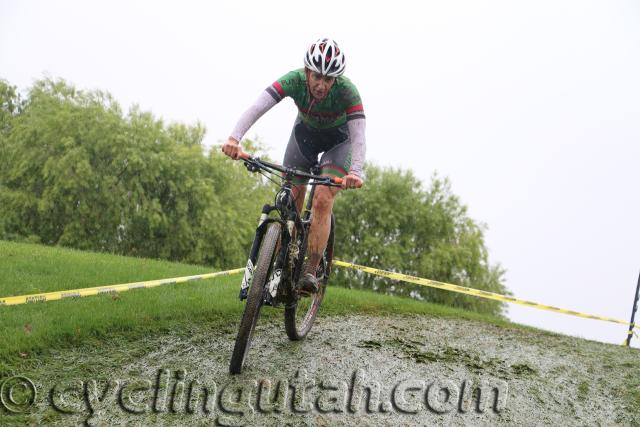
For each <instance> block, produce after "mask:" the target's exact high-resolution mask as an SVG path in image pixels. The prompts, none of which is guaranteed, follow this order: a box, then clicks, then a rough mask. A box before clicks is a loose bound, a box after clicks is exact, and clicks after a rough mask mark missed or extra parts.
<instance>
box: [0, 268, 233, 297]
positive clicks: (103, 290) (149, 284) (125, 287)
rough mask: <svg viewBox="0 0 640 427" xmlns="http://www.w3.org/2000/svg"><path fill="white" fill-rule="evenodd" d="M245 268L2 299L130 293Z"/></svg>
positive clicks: (222, 274)
mask: <svg viewBox="0 0 640 427" xmlns="http://www.w3.org/2000/svg"><path fill="white" fill-rule="evenodd" d="M243 271H244V268H236V269H235V270H227V271H219V272H216V273H207V274H198V275H195V276H184V277H173V278H171V279H161V280H149V281H146V282H134V283H124V284H121V285H107V286H97V287H95V288H84V289H70V290H65V291H57V292H45V293H41V294H32V295H21V296H15V297H4V298H0V306H1V305H17V304H28V303H34V302H45V301H55V300H60V299H66V298H80V297H87V296H90V295H100V294H111V293H119V292H125V291H129V290H131V289H140V288H155V287H157V286H162V285H171V284H177V283H184V282H191V281H194V280H203V279H210V278H212V277H219V276H228V275H231V274H236V273H241V272H243Z"/></svg>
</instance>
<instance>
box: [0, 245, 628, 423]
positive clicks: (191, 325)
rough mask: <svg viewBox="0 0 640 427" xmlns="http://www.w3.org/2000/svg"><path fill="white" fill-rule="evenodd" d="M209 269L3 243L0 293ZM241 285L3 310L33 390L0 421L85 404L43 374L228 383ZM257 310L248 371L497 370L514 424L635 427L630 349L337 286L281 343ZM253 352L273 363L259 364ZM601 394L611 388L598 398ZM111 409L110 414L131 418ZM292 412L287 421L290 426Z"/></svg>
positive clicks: (267, 314)
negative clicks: (67, 399) (309, 328)
mask: <svg viewBox="0 0 640 427" xmlns="http://www.w3.org/2000/svg"><path fill="white" fill-rule="evenodd" d="M208 272H211V270H210V269H208V268H206V267H203V266H195V265H185V264H179V263H170V262H165V261H158V260H149V259H140V258H130V257H121V256H114V255H109V254H99V253H90V252H81V251H74V250H69V249H63V248H56V247H47V246H42V245H31V244H18V243H12V242H5V241H0V297H6V296H16V295H25V294H33V293H40V292H50V291H56V290H69V289H77V288H85V287H94V286H101V285H113V284H119V283H127V282H139V281H144V280H153V279H162V278H169V277H178V276H187V275H193V274H200V273H208ZM239 282H240V275H235V276H225V277H220V278H215V279H210V280H202V281H194V282H186V283H182V284H173V285H165V286H161V287H157V288H152V289H137V290H132V291H127V292H124V293H121V294H105V295H99V296H91V297H85V298H78V299H64V300H60V301H51V302H40V303H31V304H23V305H15V306H0V325H1V326H0V382H1V380H2V379H3V378H5V377H10V376H13V375H28V376H29V377H30V378H33V379H34V380H36V382H37V384H38V387H39V389H40V390H41V391H42V396H41V398H40V400H39V405H38V406H36V407H33V408H31V411H30V412H28V413H22V414H9V413H7V412H6V411H4V412H3V411H2V410H1V409H2V408H0V425H3V426H4V425H16V426H17V425H40V424H52V425H77V424H78V423H79V422H80V421H81V420H82V418H83V417H86V416H87V414H85V413H84V412H83V413H81V414H80V415H77V416H71V415H69V414H64V413H60V412H58V411H55V410H53V409H52V408H51V407H49V405H48V403H47V399H46V396H47V394H46V390H49V388H50V386H51V385H52V384H58V383H59V382H61V381H62V383H63V384H64V381H66V380H68V379H88V378H96V379H97V380H99V381H103V382H104V381H106V380H107V379H109V378H111V377H115V378H134V379H135V378H138V377H141V378H142V377H144V378H147V377H148V378H152V377H151V376H150V375H151V373H153V372H156V370H157V369H158V368H159V367H185V368H188V372H191V375H192V376H193V377H195V378H199V377H200V378H209V377H211V378H216V379H218V380H219V381H221V384H223V383H224V382H226V381H231V379H230V378H229V375H228V373H227V369H228V360H229V356H230V353H231V348H232V345H233V340H234V338H235V333H236V330H237V325H238V322H239V319H240V316H241V314H242V310H243V307H244V304H243V303H242V302H240V301H239V300H238V298H237V295H238V288H239ZM395 314H400V315H401V316H392V315H395ZM354 315H355V316H354ZM360 315H362V316H360ZM262 317H263V319H261V321H260V322H259V325H258V326H259V328H262V329H259V333H258V334H257V342H256V343H255V348H254V349H253V350H252V353H251V354H250V361H251V363H250V365H251V366H250V369H249V374H248V377H247V378H249V379H251V378H254V377H255V378H261V377H263V376H264V377H266V378H271V377H274V378H275V376H276V375H280V374H281V371H282V369H283V367H285V366H287V367H291V366H306V365H305V363H307V362H308V361H309V360H312V357H316V356H317V354H318V353H317V352H320V354H321V356H320V357H319V358H318V359H317V360H316V362H314V364H313V369H314V370H315V371H314V372H317V374H318V375H324V374H326V375H329V373H333V372H334V371H336V369H337V370H338V372H343V371H344V372H346V371H345V369H347V368H345V366H347V367H348V368H349V369H351V368H353V367H356V366H365V367H366V366H369V365H370V363H374V362H375V361H378V362H379V364H378V365H375V370H372V373H373V372H374V371H375V372H378V371H379V372H382V373H381V374H380V375H382V377H381V378H383V379H384V378H387V377H385V376H384V375H387V374H388V375H390V377H389V378H387V379H389V381H391V379H393V378H396V377H397V375H398V372H413V373H414V374H415V375H416V378H431V377H430V376H429V375H432V377H434V378H435V377H437V375H442V373H443V372H444V373H447V374H448V375H454V374H455V375H457V374H456V373H458V374H460V375H466V376H468V377H469V378H476V379H477V377H478V375H482V376H486V377H497V378H506V379H507V380H509V381H510V383H509V387H510V399H511V400H510V401H511V402H512V403H511V412H510V416H514V417H516V418H517V417H520V418H519V419H525V420H527V423H524V424H520V425H532V424H535V425H553V424H554V422H553V421H551V418H549V417H550V416H551V417H555V418H553V420H556V421H557V423H556V424H562V423H565V421H566V420H569V419H572V420H573V419H574V418H575V417H576V416H577V417H579V419H580V420H582V423H580V422H578V423H576V424H580V425H591V424H590V423H588V422H587V420H590V419H591V417H592V415H593V414H596V415H597V416H598V417H599V418H598V419H600V420H604V421H602V422H601V423H600V425H611V424H621V425H639V426H640V420H638V422H636V419H635V418H634V416H633V415H632V414H637V413H639V412H638V410H639V408H640V396H639V395H638V387H639V385H640V383H639V382H638V367H637V363H635V361H636V360H637V359H636V357H637V356H636V353H635V352H633V350H632V349H628V348H623V347H620V346H612V345H607V344H602V343H595V342H590V341H587V340H582V339H579V338H574V337H568V336H562V335H559V334H553V333H551V332H546V331H540V330H537V329H534V328H530V327H526V326H522V325H518V324H513V323H510V322H508V321H505V320H503V319H499V318H494V317H490V316H486V315H480V314H477V313H472V312H467V311H463V310H459V309H453V308H450V307H445V306H441V305H436V304H429V303H425V302H422V301H416V300H412V299H408V298H401V297H394V296H388V295H382V294H378V293H374V292H368V291H361V290H351V289H344V288H336V287H329V289H328V291H327V297H326V298H325V300H324V302H323V306H322V308H321V311H320V317H321V320H320V323H321V326H322V328H321V329H318V330H316V331H315V334H312V335H313V336H311V338H307V339H306V340H303V341H300V342H297V343H291V342H289V341H288V339H287V338H286V336H285V335H284V331H283V330H281V329H280V328H273V327H269V326H266V325H280V326H281V325H282V320H281V319H282V310H281V309H273V308H270V307H265V308H264V309H263V311H262ZM265 318H267V319H265ZM358 319H360V320H358ZM467 320H471V322H469V321H467ZM358 322H360V323H358ZM332 325H334V326H332ZM336 325H337V326H336ZM494 325H495V326H498V327H497V328H496V327H495V326H494ZM319 331H321V332H319ZM311 354H312V355H313V356H311ZM261 355H263V356H264V355H266V356H265V357H266V358H267V359H269V360H270V362H269V363H266V364H263V363H257V362H256V361H257V360H259V357H260V356H261ZM426 361H428V363H427V362H426ZM523 367H525V368H527V369H523ZM310 369H311V368H310ZM340 369H342V371H340ZM372 369H373V368H372ZM344 372H343V373H344ZM429 372H431V374H429ZM383 374H384V375H383ZM101 384H103V383H101ZM229 384H232V382H229ZM574 395H575V396H577V397H576V398H575V399H573V397H572V396H574ZM602 396H612V397H611V398H610V399H609V401H603V400H602ZM612 399H613V400H612ZM612 402H613V403H612ZM603 404H604V405H605V406H604V407H602V405H603ZM607 405H608V406H607ZM114 408H115V409H114V411H115V412H113V413H109V414H111V415H113V416H118V417H124V419H129V418H131V414H126V413H120V412H117V411H118V409H117V406H114ZM549 410H551V413H550V414H551V415H549V413H547V412H548V411H549ZM532 414H537V415H535V417H537V418H535V417H534V418H531V417H532ZM285 415H286V414H285ZM183 416H184V414H181V413H179V414H172V413H164V412H162V411H161V412H158V413H155V412H154V413H148V414H145V416H144V417H138V418H136V419H135V420H134V421H136V423H137V424H135V423H134V424H131V425H140V420H143V423H144V425H149V424H153V425H184V419H183V418H181V417H183ZM313 416H315V415H313ZM127 417H129V418H127ZM299 417H300V415H299V414H294V415H291V418H286V417H285V418H284V419H286V420H288V421H290V420H294V421H296V422H298V421H299ZM107 418H108V417H107ZM267 418H268V417H267ZM117 419H119V418H117ZM196 419H198V420H200V421H202V419H200V418H197V417H196V418H193V420H196ZM309 419H311V418H309ZM346 419H347V421H349V422H351V423H352V424H347V425H361V421H363V420H364V418H363V419H360V418H357V417H356V418H353V419H351V418H346ZM576 419H577V418H576ZM313 420H315V418H313ZM368 420H369V421H371V419H368ZM398 420H400V418H398ZM560 420H564V421H562V422H561V421H560ZM281 421H282V420H279V421H278V420H276V421H274V420H273V419H272V420H271V421H270V424H269V425H283V424H285V423H284V422H281ZM365 421H366V420H365ZM396 421H397V420H396ZM105 422H106V421H105ZM314 422H315V421H314ZM421 424H424V423H421ZM569 424H571V423H569ZM123 425H124V424H123ZM127 425H129V424H127ZM325 425H331V424H330V423H329V424H325ZM395 425H399V424H395ZM502 425H511V423H510V422H504V423H502Z"/></svg>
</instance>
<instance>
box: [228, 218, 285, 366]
mask: <svg viewBox="0 0 640 427" xmlns="http://www.w3.org/2000/svg"><path fill="white" fill-rule="evenodd" d="M280 227H281V225H280V224H279V223H277V222H273V223H271V224H269V227H268V228H267V232H266V233H265V235H264V237H263V238H262V244H261V246H260V251H259V252H258V259H257V261H256V266H255V270H254V273H253V279H252V280H251V287H250V288H249V293H248V295H247V302H246V305H245V307H244V313H243V314H242V320H241V321H240V328H239V329H238V336H237V337H236V344H235V346H234V348H233V354H232V356H231V364H230V365H229V372H231V373H232V374H239V373H240V372H241V371H242V366H243V365H244V361H245V359H246V357H247V353H248V352H249V346H250V345H251V338H252V336H253V331H254V329H255V327H256V323H257V322H258V318H259V317H260V308H261V307H262V303H263V301H264V290H265V284H266V282H267V278H268V277H269V270H270V269H271V264H272V263H273V260H274V258H275V253H276V246H277V244H278V241H279V240H280Z"/></svg>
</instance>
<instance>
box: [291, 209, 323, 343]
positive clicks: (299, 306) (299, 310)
mask: <svg viewBox="0 0 640 427" xmlns="http://www.w3.org/2000/svg"><path fill="white" fill-rule="evenodd" d="M334 230H335V219H334V217H333V214H331V231H330V232H329V240H328V241H327V247H326V249H325V250H324V254H323V256H322V260H321V261H320V265H319V266H318V270H317V272H316V277H317V278H318V285H319V289H318V292H317V293H315V294H313V295H311V296H310V297H300V296H296V297H295V302H294V303H293V304H292V305H291V306H289V307H286V308H285V310H284V326H285V329H286V331H287V335H288V336H289V339H291V340H294V341H296V340H301V339H302V338H304V337H305V336H306V335H307V334H308V333H309V331H310V330H311V327H312V326H313V322H314V321H315V319H316V316H317V315H318V310H319V309H320V304H322V300H323V298H324V294H325V291H326V288H327V282H328V280H329V274H330V272H331V262H332V260H333V241H334Z"/></svg>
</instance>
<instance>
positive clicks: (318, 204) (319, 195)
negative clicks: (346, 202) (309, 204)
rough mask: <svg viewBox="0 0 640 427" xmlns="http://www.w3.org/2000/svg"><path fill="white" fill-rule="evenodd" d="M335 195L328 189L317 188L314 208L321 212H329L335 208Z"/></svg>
mask: <svg viewBox="0 0 640 427" xmlns="http://www.w3.org/2000/svg"><path fill="white" fill-rule="evenodd" d="M333 198H334V193H333V192H332V191H331V190H330V189H329V188H327V187H318V188H316V193H315V195H314V196H313V208H314V209H316V210H320V211H329V210H331V209H332V208H333Z"/></svg>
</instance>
